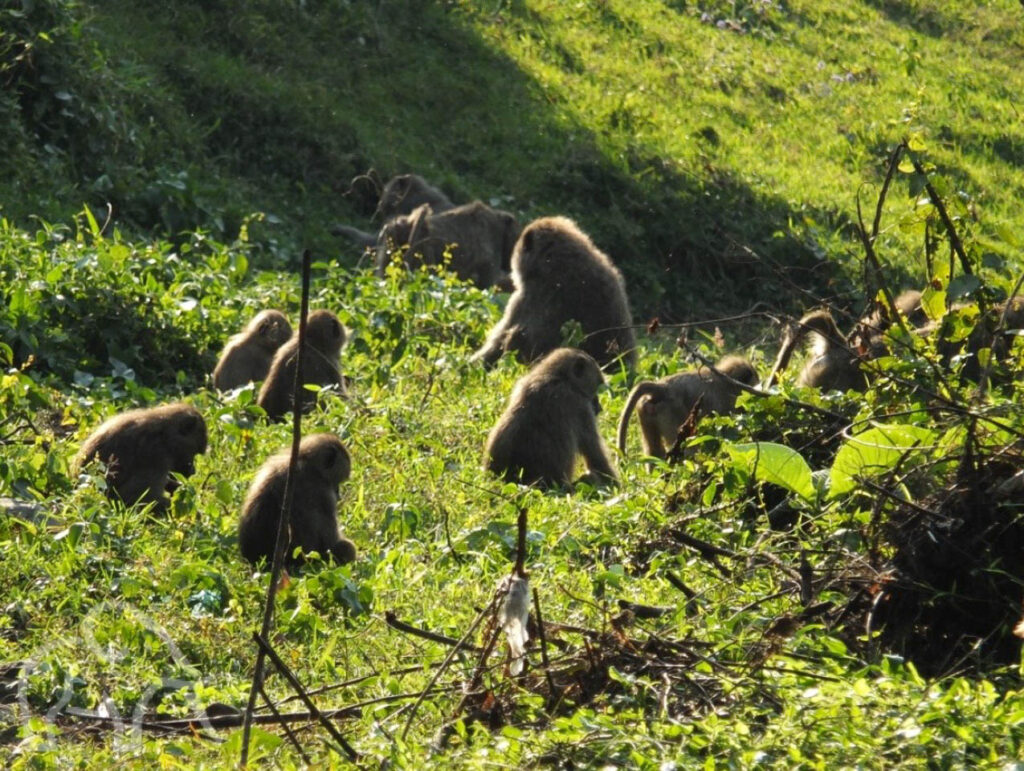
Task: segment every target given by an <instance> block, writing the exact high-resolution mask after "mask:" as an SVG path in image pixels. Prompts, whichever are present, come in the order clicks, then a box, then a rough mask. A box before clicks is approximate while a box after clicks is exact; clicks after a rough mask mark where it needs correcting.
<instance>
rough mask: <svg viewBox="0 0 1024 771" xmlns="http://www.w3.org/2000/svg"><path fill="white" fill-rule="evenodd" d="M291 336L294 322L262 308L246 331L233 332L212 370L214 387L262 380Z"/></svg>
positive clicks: (281, 314) (235, 385)
mask: <svg viewBox="0 0 1024 771" xmlns="http://www.w3.org/2000/svg"><path fill="white" fill-rule="evenodd" d="M291 336H292V325H291V324H289V323H288V319H287V318H286V317H285V315H284V314H283V313H281V311H275V310H268V311H260V312H259V313H258V314H256V317H255V318H254V319H253V320H252V321H250V322H249V323H248V324H247V325H246V327H245V329H244V330H242V331H241V332H239V333H238V334H237V335H234V336H233V337H232V338H231V339H230V340H228V343H227V345H226V346H224V352H223V353H221V355H220V360H219V361H218V362H217V367H216V368H215V369H214V370H213V387H214V388H216V389H217V390H219V391H230V390H231V389H232V388H238V387H239V386H243V385H245V384H246V383H249V382H256V381H260V380H263V379H264V378H265V377H266V376H267V373H268V372H269V371H270V363H271V362H272V361H273V359H274V353H276V352H277V349H278V348H280V347H281V346H282V345H284V343H285V342H287V340H288V338H289V337H291Z"/></svg>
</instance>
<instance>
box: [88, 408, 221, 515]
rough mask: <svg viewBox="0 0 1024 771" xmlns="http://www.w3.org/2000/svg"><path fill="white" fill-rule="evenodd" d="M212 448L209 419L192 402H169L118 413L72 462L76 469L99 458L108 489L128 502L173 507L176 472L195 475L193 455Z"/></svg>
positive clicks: (158, 508)
mask: <svg viewBox="0 0 1024 771" xmlns="http://www.w3.org/2000/svg"><path fill="white" fill-rule="evenodd" d="M204 452H206V421H204V420H203V416H202V415H200V414H199V411H198V410H197V409H196V408H195V407H193V406H191V405H189V404H181V403H175V404H165V405H163V406H161V407H150V408H143V409H137V410H130V411H128V412H124V413H122V414H120V415H115V416H114V417H112V418H110V419H109V420H107V421H106V422H104V423H103V424H102V425H100V426H99V428H97V429H96V430H95V431H93V432H92V434H90V435H89V438H88V439H86V440H85V443H84V444H83V445H82V448H81V449H80V450H79V451H78V455H77V456H76V457H75V460H74V462H73V463H72V470H73V473H74V474H76V475H77V474H78V473H79V472H80V471H81V470H82V469H83V468H84V467H85V465H86V464H88V463H89V462H90V461H92V460H98V461H100V462H101V463H103V464H105V465H106V471H105V478H106V480H107V495H108V496H109V497H111V498H113V497H117V498H120V499H121V500H122V501H124V503H126V504H127V505H129V506H130V505H131V504H133V503H136V502H140V501H141V502H142V503H153V504H155V505H156V508H157V510H158V511H163V510H165V509H166V507H167V503H168V500H167V496H166V493H170V492H173V491H174V488H175V487H176V485H177V483H176V482H175V480H174V479H173V478H172V477H171V474H181V475H182V476H190V475H191V474H193V473H194V472H195V465H194V463H193V459H194V458H195V456H196V455H199V454H200V453H204Z"/></svg>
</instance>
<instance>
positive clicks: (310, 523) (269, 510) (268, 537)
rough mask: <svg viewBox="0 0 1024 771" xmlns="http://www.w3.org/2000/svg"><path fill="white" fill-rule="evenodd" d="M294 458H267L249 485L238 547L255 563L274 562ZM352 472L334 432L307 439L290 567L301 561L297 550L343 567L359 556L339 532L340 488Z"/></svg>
mask: <svg viewBox="0 0 1024 771" xmlns="http://www.w3.org/2000/svg"><path fill="white" fill-rule="evenodd" d="M290 457H291V450H290V449H289V450H282V451H281V452H280V453H278V454H276V455H273V456H271V457H270V458H268V459H267V461H266V462H265V463H264V464H263V465H262V466H261V467H260V470H259V471H258V472H257V473H256V477H255V478H254V479H253V481H252V484H251V485H249V492H248V493H246V496H245V503H244V504H242V518H241V520H240V521H239V523H238V545H239V547H240V548H241V551H242V556H243V557H245V558H246V559H247V560H249V562H252V563H253V564H256V563H258V562H259V561H260V560H261V559H266V560H267V561H268V562H269V561H270V560H271V559H272V558H273V554H274V543H275V540H276V538H277V521H278V518H279V517H280V515H281V511H282V508H283V506H284V488H285V480H286V479H287V476H288V463H289V460H290ZM351 471H352V462H351V459H350V458H349V454H348V450H346V449H345V445H343V444H342V443H341V440H340V439H339V438H338V437H336V436H335V435H334V434H313V435H311V436H306V437H303V439H302V442H301V443H300V444H299V459H298V464H297V468H296V475H295V479H294V480H293V484H294V490H295V498H294V500H293V502H292V509H291V517H290V518H289V521H288V531H287V532H288V550H287V552H286V559H287V560H288V562H289V563H290V564H295V563H296V562H298V561H300V560H299V559H296V558H295V557H294V556H293V555H294V553H295V550H296V549H297V548H301V549H302V552H303V554H306V553H308V552H312V551H315V552H318V553H319V554H320V555H322V556H323V557H325V558H326V557H327V556H328V555H330V556H331V557H333V558H334V561H335V562H337V563H339V564H345V563H346V562H352V561H353V560H354V559H355V558H356V547H355V545H354V544H353V543H352V542H351V541H350V540H348V539H347V538H343V537H342V536H341V535H339V534H338V487H339V485H341V483H342V482H344V481H345V480H347V479H348V477H349V474H350V473H351Z"/></svg>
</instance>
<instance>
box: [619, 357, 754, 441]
mask: <svg viewBox="0 0 1024 771" xmlns="http://www.w3.org/2000/svg"><path fill="white" fill-rule="evenodd" d="M715 369H717V370H718V371H719V372H721V373H722V374H724V375H727V376H728V377H730V378H732V379H733V380H736V381H738V382H740V383H743V384H745V385H749V386H754V385H757V371H756V370H755V369H754V367H753V365H751V363H750V362H749V361H747V360H746V359H744V358H743V357H741V356H726V357H725V358H723V359H722V360H721V361H719V362H718V363H717V364H716V365H715ZM739 393H740V389H739V388H738V387H737V386H735V385H734V384H732V383H730V382H729V381H728V380H725V379H723V378H721V377H719V376H718V375H717V374H715V373H714V372H712V371H711V370H710V369H709V368H707V367H700V368H699V369H697V370H694V371H692V372H681V373H679V374H676V375H670V376H669V377H665V378H662V379H661V380H657V381H651V380H648V381H645V382H642V383H638V384H637V385H636V386H635V387H634V388H633V390H632V391H630V394H629V398H627V399H626V406H625V407H624V408H623V409H622V415H621V417H620V418H619V436H618V438H619V450H621V451H622V452H623V453H624V452H625V451H626V432H627V429H628V428H629V419H630V417H631V416H632V413H633V409H634V408H635V409H636V414H637V418H638V419H639V421H640V436H641V439H642V441H643V446H644V453H645V454H646V455H650V456H652V457H655V458H664V457H665V454H666V451H667V449H668V448H669V447H671V446H672V445H673V443H674V442H675V440H676V437H677V435H678V434H679V427H680V426H682V424H683V421H685V420H686V418H687V417H688V416H689V415H690V413H691V412H692V411H693V409H694V407H695V406H696V405H697V403H698V402H699V403H700V408H699V409H700V411H701V413H702V414H704V413H716V414H720V415H724V414H727V413H729V412H732V410H733V407H734V406H735V404H736V397H737V396H738V395H739Z"/></svg>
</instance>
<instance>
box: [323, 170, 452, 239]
mask: <svg viewBox="0 0 1024 771" xmlns="http://www.w3.org/2000/svg"><path fill="white" fill-rule="evenodd" d="M423 204H429V205H430V208H431V209H432V210H433V211H434V212H435V213H438V214H440V213H441V212H443V211H447V210H448V209H451V208H453V207H454V206H455V204H453V203H452V202H451V200H450V199H449V198H448V196H446V195H445V194H444V193H442V192H441V191H440V190H438V189H437V188H436V187H434V186H433V185H431V184H430V183H429V182H427V180H425V179H423V177H421V176H420V175H419V174H399V175H398V176H397V177H392V178H391V179H390V180H388V183H387V184H386V185H384V189H383V190H382V191H381V194H380V201H379V202H378V203H377V209H376V211H374V213H373V217H372V219H374V220H376V219H377V218H378V217H379V218H380V221H381V222H383V223H385V224H387V223H389V222H390V221H391V220H393V219H395V218H396V217H401V216H403V215H408V214H412V213H413V212H414V211H415V210H416V209H417V208H419V207H420V206H422V205H423ZM331 233H333V234H334V235H336V236H345V237H346V238H348V239H350V240H352V241H354V242H355V243H356V244H358V245H359V246H364V247H366V246H373V245H374V244H376V243H377V238H378V236H377V234H376V233H368V232H367V231H365V230H359V229H358V228H354V227H350V226H348V225H335V226H334V227H333V228H331Z"/></svg>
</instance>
